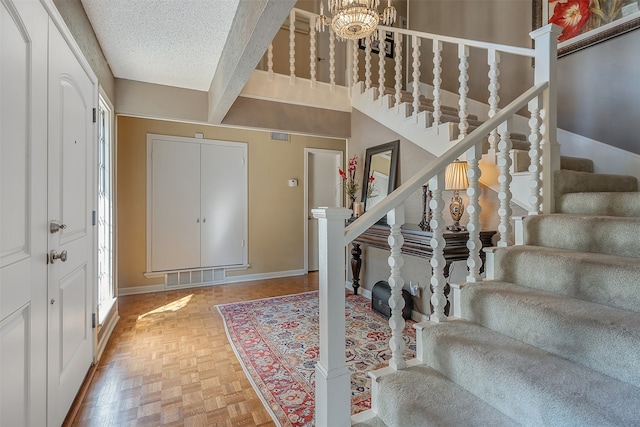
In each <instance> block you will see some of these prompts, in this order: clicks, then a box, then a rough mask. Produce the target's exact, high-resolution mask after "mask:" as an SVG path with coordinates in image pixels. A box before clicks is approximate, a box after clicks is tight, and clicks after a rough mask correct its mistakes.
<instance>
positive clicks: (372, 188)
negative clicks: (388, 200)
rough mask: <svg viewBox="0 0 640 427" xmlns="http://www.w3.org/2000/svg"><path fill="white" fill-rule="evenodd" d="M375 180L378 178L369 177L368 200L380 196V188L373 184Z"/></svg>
mask: <svg viewBox="0 0 640 427" xmlns="http://www.w3.org/2000/svg"><path fill="white" fill-rule="evenodd" d="M375 179H376V177H375V176H373V175H371V176H370V177H369V180H368V181H367V199H370V198H371V197H376V196H377V195H378V187H376V186H375V185H374V184H373V181H375Z"/></svg>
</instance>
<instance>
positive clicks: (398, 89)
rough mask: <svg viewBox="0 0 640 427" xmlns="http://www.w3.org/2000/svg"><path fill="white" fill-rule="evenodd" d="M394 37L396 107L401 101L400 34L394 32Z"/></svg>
mask: <svg viewBox="0 0 640 427" xmlns="http://www.w3.org/2000/svg"><path fill="white" fill-rule="evenodd" d="M394 38H395V49H396V51H395V58H394V60H395V71H396V85H395V90H396V104H395V105H396V107H397V106H398V105H400V103H401V102H402V34H400V33H399V32H395V33H394Z"/></svg>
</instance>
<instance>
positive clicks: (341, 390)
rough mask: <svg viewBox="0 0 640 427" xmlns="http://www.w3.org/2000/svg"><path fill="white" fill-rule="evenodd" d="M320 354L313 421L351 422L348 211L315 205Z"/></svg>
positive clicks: (324, 424) (338, 425)
mask: <svg viewBox="0 0 640 427" xmlns="http://www.w3.org/2000/svg"><path fill="white" fill-rule="evenodd" d="M311 213H312V214H313V217H314V218H317V219H318V246H319V252H318V254H319V266H320V269H319V274H318V276H319V277H318V283H319V295H320V301H319V308H320V311H319V315H320V316H319V328H320V343H319V345H320V355H319V357H318V363H317V364H316V402H315V403H316V404H315V412H316V414H315V415H316V420H315V425H316V426H319V427H334V426H335V427H342V426H350V425H351V375H350V373H349V368H347V364H346V356H345V351H346V348H345V321H344V312H345V290H344V285H345V279H346V277H345V263H346V255H345V246H346V241H345V237H344V222H345V220H346V219H348V218H349V217H351V211H350V210H348V209H344V208H318V209H313V210H312V211H311Z"/></svg>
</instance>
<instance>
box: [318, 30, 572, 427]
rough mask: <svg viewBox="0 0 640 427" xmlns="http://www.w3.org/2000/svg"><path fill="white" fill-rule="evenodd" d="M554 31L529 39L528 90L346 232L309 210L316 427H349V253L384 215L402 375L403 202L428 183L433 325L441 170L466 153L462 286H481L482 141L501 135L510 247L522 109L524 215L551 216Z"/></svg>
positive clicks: (505, 237) (331, 215)
mask: <svg viewBox="0 0 640 427" xmlns="http://www.w3.org/2000/svg"><path fill="white" fill-rule="evenodd" d="M559 29H560V27H557V26H554V25H548V26H546V27H543V28H541V29H539V30H537V31H534V32H533V33H531V36H532V37H533V38H534V39H535V41H536V50H535V64H536V71H535V81H534V85H533V86H532V87H531V88H529V89H528V90H527V91H525V92H524V93H523V94H522V95H520V96H518V97H517V98H516V99H515V100H514V101H512V102H511V103H509V104H508V105H507V106H506V107H504V108H502V109H500V110H498V111H496V112H495V114H493V116H492V117H491V118H489V119H488V120H487V121H485V122H484V123H483V124H481V125H480V126H478V128H477V129H475V130H474V131H473V132H470V133H469V134H465V136H463V137H461V139H460V140H459V141H458V142H457V143H455V144H454V145H452V146H451V147H450V148H448V149H447V150H446V151H444V153H443V154H441V155H440V156H439V157H437V158H435V159H433V160H431V161H430V162H429V163H428V164H427V165H425V166H424V167H423V168H422V169H421V170H420V171H419V172H418V173H416V174H415V175H414V176H413V177H411V178H410V179H409V180H407V181H406V182H404V183H403V184H402V185H401V186H400V187H398V188H397V189H396V190H395V191H393V192H392V193H391V194H389V195H388V196H387V197H386V198H385V199H384V200H383V201H382V202H380V203H378V204H376V205H375V206H374V207H373V208H371V209H370V210H368V211H367V212H366V213H365V214H363V215H362V216H360V217H359V218H358V219H357V220H356V221H354V222H352V223H351V224H350V225H348V226H347V227H346V228H345V227H344V221H345V220H346V219H347V218H349V217H350V215H351V212H350V211H349V210H347V209H343V208H318V209H313V210H312V213H313V215H314V217H315V218H317V219H318V230H319V260H320V263H319V267H320V269H319V295H320V297H319V298H320V300H319V310H320V311H319V314H320V317H319V323H320V324H319V327H320V342H319V347H320V350H319V359H318V363H317V365H316V377H315V381H316V401H315V403H316V405H315V416H316V425H318V426H347V425H350V413H351V408H350V395H351V393H350V375H349V369H348V368H347V366H346V361H345V336H346V335H345V319H344V308H345V292H344V283H345V271H346V267H347V264H346V252H347V251H346V247H347V245H348V244H349V243H350V242H352V241H353V240H355V239H356V238H357V237H358V236H360V235H361V234H362V233H364V232H365V231H366V230H367V229H368V228H369V227H371V226H372V225H374V224H375V223H376V222H378V221H379V220H380V219H381V218H383V217H384V216H385V215H386V216H387V223H388V224H389V226H390V234H389V239H388V242H389V246H390V248H391V256H390V257H389V267H390V271H391V275H390V278H389V285H390V287H391V298H390V300H389V305H390V307H391V311H392V315H391V318H390V320H389V325H390V326H391V331H392V337H391V340H390V343H389V346H390V348H391V352H392V358H391V360H390V363H389V366H390V368H391V369H396V370H397V369H404V368H405V367H406V366H407V363H406V361H405V360H404V358H403V351H404V341H403V337H402V332H403V329H404V326H405V322H404V319H403V318H402V314H401V313H402V308H403V306H404V300H403V298H402V294H401V292H402V287H403V285H404V280H403V278H402V273H401V268H402V265H403V263H404V261H403V258H402V255H401V250H402V245H403V243H404V239H403V238H402V234H401V231H400V230H401V226H402V225H403V224H404V207H403V204H404V201H405V200H406V199H407V198H408V197H410V196H411V195H412V194H414V193H415V192H416V191H417V190H419V189H420V188H421V187H422V185H423V184H424V183H425V182H426V181H428V182H429V188H430V190H431V191H432V194H433V199H432V201H431V204H430V207H431V209H432V211H433V219H432V220H431V223H430V225H431V228H432V229H433V238H432V240H431V246H432V248H433V253H432V258H431V260H430V264H431V266H432V269H433V274H432V278H431V285H432V287H433V295H432V297H431V304H432V305H433V313H432V314H431V315H430V320H431V321H434V322H444V321H446V320H447V317H446V316H445V314H444V306H445V304H446V297H445V294H444V287H445V285H446V281H445V277H444V268H445V264H446V261H445V258H444V245H445V240H444V237H443V233H444V231H445V225H444V220H443V215H442V210H443V208H444V206H445V202H444V199H443V195H442V191H443V190H444V174H445V169H446V167H447V165H448V164H449V163H451V162H453V161H454V160H456V159H458V158H460V157H462V156H463V155H466V158H467V159H468V161H469V166H470V168H469V175H468V176H469V179H470V186H469V189H468V191H467V194H468V195H469V198H470V201H469V207H468V209H469V211H470V212H471V214H470V221H469V225H468V228H469V231H470V233H469V240H468V242H467V247H468V248H469V258H468V260H467V264H468V266H469V276H468V277H467V280H468V281H478V280H481V278H480V274H479V268H480V263H481V261H480V248H481V244H480V241H479V229H480V224H479V220H478V213H479V211H480V206H479V203H478V196H479V185H478V177H479V175H480V169H479V167H478V160H479V158H480V156H481V145H482V141H483V139H484V138H486V137H487V136H488V135H490V134H491V132H492V131H494V130H495V129H497V134H498V135H499V137H500V140H499V143H498V144H497V150H498V153H497V158H498V166H499V171H500V172H499V173H500V175H499V178H498V181H499V182H500V191H499V193H498V198H499V200H500V208H499V209H498V216H499V218H500V226H499V227H498V231H499V233H500V241H499V242H498V245H499V246H506V245H509V244H511V241H510V236H511V231H512V230H511V225H510V219H511V218H510V217H511V209H510V207H509V203H510V199H511V194H510V191H509V182H510V177H511V173H512V170H511V164H510V162H511V161H510V156H509V154H510V153H509V152H510V151H511V140H510V134H511V132H512V131H513V117H514V116H515V115H516V113H517V112H518V111H520V110H521V109H523V108H525V107H528V109H529V112H530V116H531V118H530V120H529V125H530V136H529V140H530V142H531V143H532V149H531V150H530V157H531V163H532V166H531V168H530V175H531V177H530V180H531V185H530V188H531V197H530V200H529V201H530V203H531V207H530V209H529V211H530V213H531V214H537V213H539V212H541V211H548V212H552V211H553V209H554V206H553V197H552V196H553V194H552V193H551V191H550V190H548V189H547V187H548V183H547V181H548V180H550V179H552V176H553V172H554V171H555V170H557V169H559V156H558V153H557V152H556V148H555V146H556V145H557V144H555V131H556V121H555V120H556V119H555V115H556V111H555V109H556V106H555V81H556V78H555V73H556V71H555V69H556V54H555V52H556V49H557V37H558V35H559V34H560V33H559ZM462 50H464V49H462ZM463 56H464V52H463ZM462 68H464V67H463V66H461V71H462ZM414 73H415V68H414ZM461 75H462V74H461ZM374 89H375V88H374ZM461 95H462V94H461ZM462 98H463V97H461V99H462ZM460 131H461V132H462V131H463V129H462V128H461V129H460ZM541 160H542V161H541ZM543 164H544V165H545V167H544V168H542V165H543ZM541 176H543V177H544V180H543V184H544V188H542V196H543V199H542V203H540V188H541V184H540V183H541ZM551 185H552V181H551Z"/></svg>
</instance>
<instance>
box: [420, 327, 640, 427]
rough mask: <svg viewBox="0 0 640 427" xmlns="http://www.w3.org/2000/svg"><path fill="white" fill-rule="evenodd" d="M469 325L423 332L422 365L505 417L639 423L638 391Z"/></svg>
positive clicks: (532, 421)
mask: <svg viewBox="0 0 640 427" xmlns="http://www.w3.org/2000/svg"><path fill="white" fill-rule="evenodd" d="M456 324H458V325H456ZM471 325H472V324H468V323H463V324H459V322H445V323H442V324H438V325H435V326H433V327H430V328H426V329H425V330H424V331H423V332H422V334H421V337H420V339H422V342H423V346H424V354H423V360H424V362H425V363H426V364H427V365H428V366H430V367H432V368H434V369H436V370H437V371H439V372H441V373H442V374H443V375H445V376H447V377H448V378H450V379H451V380H452V381H454V382H455V383H457V384H459V385H460V386H462V387H463V388H465V389H466V390H468V391H470V392H471V393H473V394H475V395H476V396H478V397H480V398H481V399H482V400H484V401H485V402H487V403H489V404H490V405H493V406H494V407H496V408H497V409H498V410H500V411H501V412H502V413H504V414H505V415H507V416H508V417H510V418H512V419H514V420H517V421H519V422H520V423H522V424H523V425H526V426H536V427H538V426H620V425H634V423H635V422H637V420H638V419H640V393H638V389H637V388H636V387H633V386H630V385H628V384H625V383H623V382H620V381H617V380H614V379H612V378H608V377H606V376H604V375H602V374H599V373H597V372H594V371H590V370H587V371H585V370H584V368H577V367H576V365H575V364H574V363H572V362H569V361H567V360H564V359H561V358H558V357H557V356H553V355H551V354H550V353H547V352H544V351H541V350H539V349H536V348H534V347H531V346H528V345H526V344H524V343H520V342H518V341H509V342H505V341H504V340H503V338H499V337H500V336H499V335H497V334H496V333H494V332H488V331H487V330H482V328H480V327H479V326H476V327H470V326H471ZM487 333H489V335H488V336H487ZM611 357H615V354H611ZM583 376H584V377H583ZM612 402H616V403H615V404H612Z"/></svg>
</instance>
